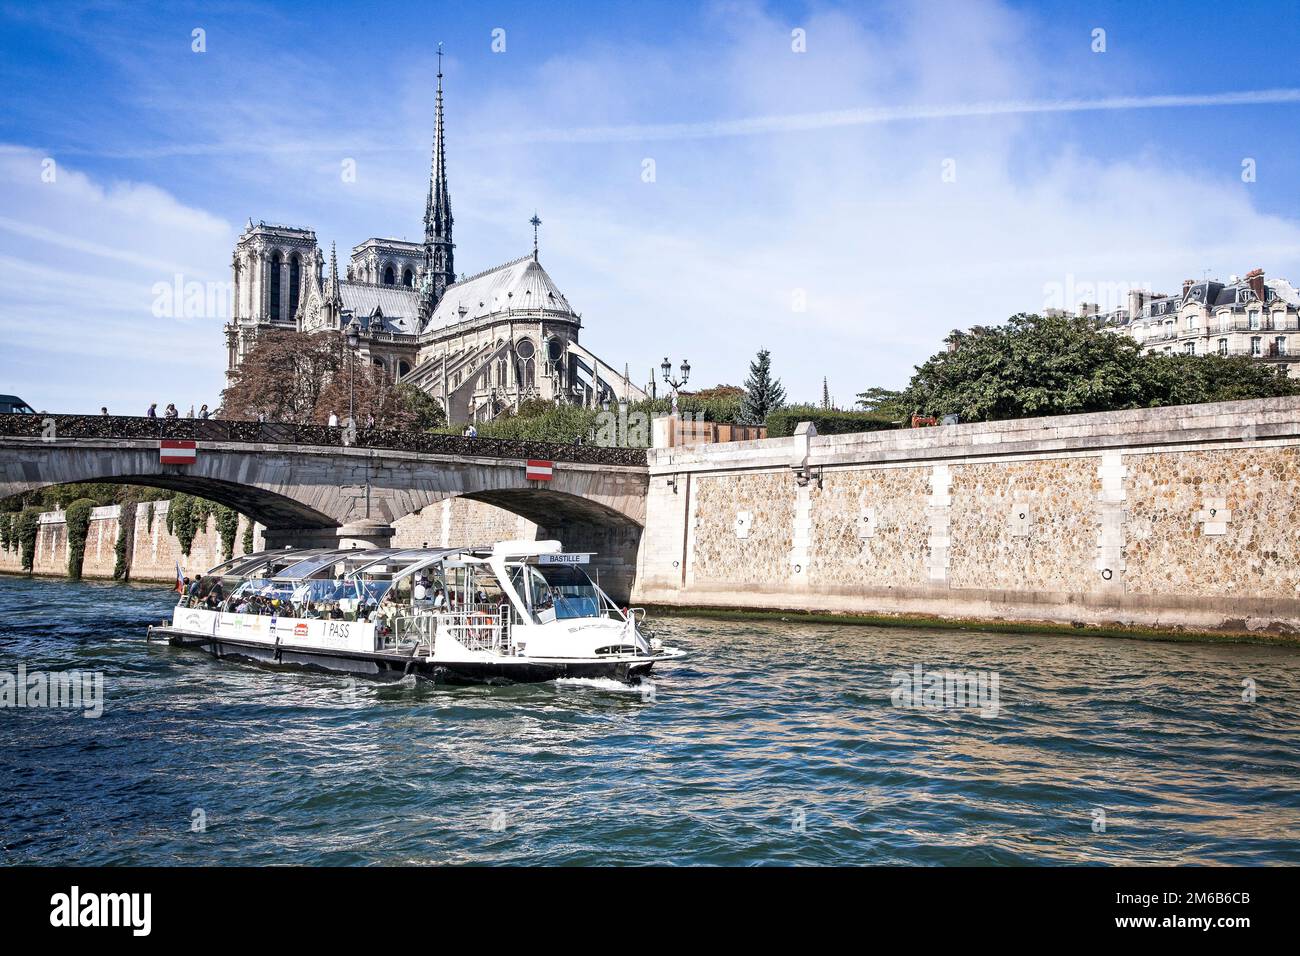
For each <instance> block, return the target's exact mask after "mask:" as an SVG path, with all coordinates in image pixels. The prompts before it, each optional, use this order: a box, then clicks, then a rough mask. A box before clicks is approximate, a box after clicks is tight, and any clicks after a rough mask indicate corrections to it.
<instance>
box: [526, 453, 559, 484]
mask: <svg viewBox="0 0 1300 956" xmlns="http://www.w3.org/2000/svg"><path fill="white" fill-rule="evenodd" d="M554 471H555V463H554V462H550V461H538V460H536V459H533V458H530V459H528V463H527V464H526V465H525V466H524V477H525V478H527V479H528V480H529V481H550V480H551V474H552V473H553V472H554Z"/></svg>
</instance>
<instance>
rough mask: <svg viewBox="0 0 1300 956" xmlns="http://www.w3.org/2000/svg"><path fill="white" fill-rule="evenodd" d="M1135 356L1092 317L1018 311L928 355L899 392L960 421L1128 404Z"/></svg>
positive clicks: (1138, 390)
mask: <svg viewBox="0 0 1300 956" xmlns="http://www.w3.org/2000/svg"><path fill="white" fill-rule="evenodd" d="M1141 359H1142V355H1141V353H1140V351H1139V348H1138V344H1137V343H1136V342H1135V341H1133V340H1132V339H1130V338H1129V337H1128V336H1124V335H1115V334H1113V333H1105V332H1099V331H1098V330H1097V328H1096V326H1095V324H1094V323H1093V322H1092V321H1091V319H1086V318H1076V317H1065V316H1051V317H1046V318H1045V317H1042V316H1037V315H1024V314H1021V315H1016V316H1013V317H1012V318H1011V320H1010V321H1009V322H1008V323H1007V324H1006V325H1001V326H995V327H991V328H986V329H982V330H981V333H980V334H979V335H966V336H962V337H961V338H960V340H959V343H958V345H957V347H956V348H955V349H953V350H951V351H944V352H940V353H938V354H937V355H934V356H932V357H931V358H929V359H928V360H927V361H926V362H925V363H924V364H922V365H921V366H919V367H918V368H917V369H916V374H915V375H913V376H912V381H911V383H910V384H909V385H908V388H907V392H906V394H907V398H908V401H909V403H910V404H912V406H913V407H914V409H915V410H916V411H918V412H920V413H923V414H928V415H936V416H938V415H948V414H956V415H958V416H960V418H961V420H962V421H994V420H998V419H1007V418H1024V417H1027V416H1034V415H1068V414H1071V413H1074V412H1096V411H1105V410H1108V409H1115V408H1135V407H1139V406H1141V405H1142V404H1143V399H1144V395H1143V392H1142V384H1141V382H1140V381H1139V379H1138V367H1139V364H1140V362H1141Z"/></svg>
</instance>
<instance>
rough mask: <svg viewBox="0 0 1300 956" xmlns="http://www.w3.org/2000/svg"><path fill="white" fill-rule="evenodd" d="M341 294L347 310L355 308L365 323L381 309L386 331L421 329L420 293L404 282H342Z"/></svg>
mask: <svg viewBox="0 0 1300 956" xmlns="http://www.w3.org/2000/svg"><path fill="white" fill-rule="evenodd" d="M339 295H340V297H341V298H342V299H343V308H344V310H345V311H351V312H352V314H353V315H354V316H356V318H358V319H360V320H361V322H362V323H363V324H365V323H366V319H368V318H369V317H370V316H372V315H374V314H375V310H376V309H377V310H379V312H380V314H381V315H382V325H383V330H384V331H385V332H404V333H406V334H407V335H413V334H415V332H416V331H418V326H419V317H420V293H419V292H418V291H416V290H415V289H408V288H406V286H400V285H372V284H370V283H367V282H340V283H339Z"/></svg>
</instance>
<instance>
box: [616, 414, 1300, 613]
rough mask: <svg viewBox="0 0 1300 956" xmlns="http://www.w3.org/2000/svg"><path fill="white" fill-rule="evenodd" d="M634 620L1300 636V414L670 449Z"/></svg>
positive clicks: (1054, 423)
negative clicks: (693, 612)
mask: <svg viewBox="0 0 1300 956" xmlns="http://www.w3.org/2000/svg"><path fill="white" fill-rule="evenodd" d="M649 468H650V485H649V497H648V500H647V529H646V533H645V536H644V539H643V541H642V547H641V553H640V556H639V564H638V575H637V582H636V587H635V589H634V593H633V598H634V600H636V601H638V602H642V603H653V604H665V605H680V606H685V607H689V606H695V607H702V606H703V607H708V606H712V607H731V608H746V609H794V610H807V611H826V612H841V613H859V614H887V615H889V614H898V615H922V616H926V617H941V618H963V619H965V618H969V619H975V620H987V621H1017V622H1025V623H1034V622H1051V623H1057V624H1080V623H1082V624H1088V625H1102V626H1105V625H1111V626H1115V625H1120V626H1139V627H1152V628H1159V629H1193V630H1228V631H1258V632H1261V633H1280V632H1286V633H1295V632H1300V399H1298V398H1282V399H1261V400H1253V401H1243V402H1223V403H1216V404H1207V405H1191V406H1181V407H1175V408H1162V409H1141V410H1132V411H1123V412H1108V413H1100V414H1088V415H1069V416H1060V417H1053V418H1036V419H1022V420H1017V421H1008V422H992V423H981V424H970V425H951V426H942V427H933V428H919V429H900V430H897V431H887V432H869V433H862V434H853V435H827V436H815V435H812V436H809V435H806V434H797V435H795V436H794V437H792V438H779V439H767V440H763V441H752V442H740V443H732V444H714V445H695V446H686V447H675V448H656V449H652V450H651V451H650V453H649Z"/></svg>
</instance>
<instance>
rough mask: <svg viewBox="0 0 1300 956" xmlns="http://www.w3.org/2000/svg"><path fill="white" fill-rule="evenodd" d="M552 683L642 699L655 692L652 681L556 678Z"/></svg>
mask: <svg viewBox="0 0 1300 956" xmlns="http://www.w3.org/2000/svg"><path fill="white" fill-rule="evenodd" d="M552 683H554V684H555V686H556V687H564V688H570V687H572V688H575V689H578V690H599V691H606V692H609V693H614V694H638V695H640V696H642V697H650V696H652V695H653V694H654V692H655V683H654V681H652V680H642V681H641V682H640V683H637V684H627V683H624V682H623V681H621V680H614V678H612V677H557V678H556V679H555V680H554V681H553V682H552Z"/></svg>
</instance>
